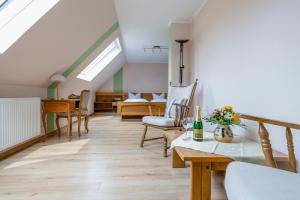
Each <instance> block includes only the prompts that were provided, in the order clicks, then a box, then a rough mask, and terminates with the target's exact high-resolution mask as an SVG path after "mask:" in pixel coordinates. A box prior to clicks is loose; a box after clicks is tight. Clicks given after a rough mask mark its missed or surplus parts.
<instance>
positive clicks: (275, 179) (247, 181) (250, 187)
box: [225, 162, 300, 200]
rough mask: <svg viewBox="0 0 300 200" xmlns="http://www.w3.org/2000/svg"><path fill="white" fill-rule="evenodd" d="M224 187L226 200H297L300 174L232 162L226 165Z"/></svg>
mask: <svg viewBox="0 0 300 200" xmlns="http://www.w3.org/2000/svg"><path fill="white" fill-rule="evenodd" d="M225 189H226V194H227V198H228V200H298V199H300V174H296V173H293V172H289V171H284V170H280V169H276V168H271V167H265V166H260V165H255V164H249V163H242V162H232V163H230V164H229V166H228V167H227V171H226V176H225Z"/></svg>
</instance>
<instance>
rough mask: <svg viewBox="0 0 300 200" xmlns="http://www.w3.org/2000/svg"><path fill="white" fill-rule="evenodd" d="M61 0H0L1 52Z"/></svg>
mask: <svg viewBox="0 0 300 200" xmlns="http://www.w3.org/2000/svg"><path fill="white" fill-rule="evenodd" d="M58 2H59V0H0V53H4V52H5V51H6V50H7V49H8V48H9V47H10V46H12V45H13V44H14V43H15V42H16V41H17V40H18V39H19V38H20V37H21V36H22V35H23V34H24V33H25V32H26V31H27V30H28V29H30V28H31V27H32V26H33V25H34V24H35V23H36V22H37V21H38V20H39V19H40V18H41V17H43V16H44V15H45V14H46V13H47V12H48V11H49V10H50V9H51V8H52V7H53V6H54V5H55V4H57V3H58Z"/></svg>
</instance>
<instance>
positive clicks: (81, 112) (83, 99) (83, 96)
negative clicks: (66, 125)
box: [56, 90, 90, 137]
mask: <svg viewBox="0 0 300 200" xmlns="http://www.w3.org/2000/svg"><path fill="white" fill-rule="evenodd" d="M89 96H90V91H89V90H82V91H81V93H80V102H79V107H78V108H76V109H75V110H74V111H72V114H71V115H72V117H77V120H78V130H77V131H78V136H79V137H80V127H81V118H84V126H85V129H86V131H87V133H88V132H89V129H88V108H87V106H88V102H89ZM60 118H68V115H67V113H59V114H57V115H56V126H57V130H58V135H59V136H60V126H59V119H60Z"/></svg>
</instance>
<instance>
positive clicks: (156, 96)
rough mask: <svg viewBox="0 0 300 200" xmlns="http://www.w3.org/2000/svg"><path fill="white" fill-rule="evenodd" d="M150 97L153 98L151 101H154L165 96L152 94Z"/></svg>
mask: <svg viewBox="0 0 300 200" xmlns="http://www.w3.org/2000/svg"><path fill="white" fill-rule="evenodd" d="M152 97H153V100H156V99H165V94H164V93H161V94H160V95H157V94H155V93H152Z"/></svg>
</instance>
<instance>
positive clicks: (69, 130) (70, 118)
mask: <svg viewBox="0 0 300 200" xmlns="http://www.w3.org/2000/svg"><path fill="white" fill-rule="evenodd" d="M68 138H69V141H71V140H72V116H71V110H70V109H69V111H68Z"/></svg>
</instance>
